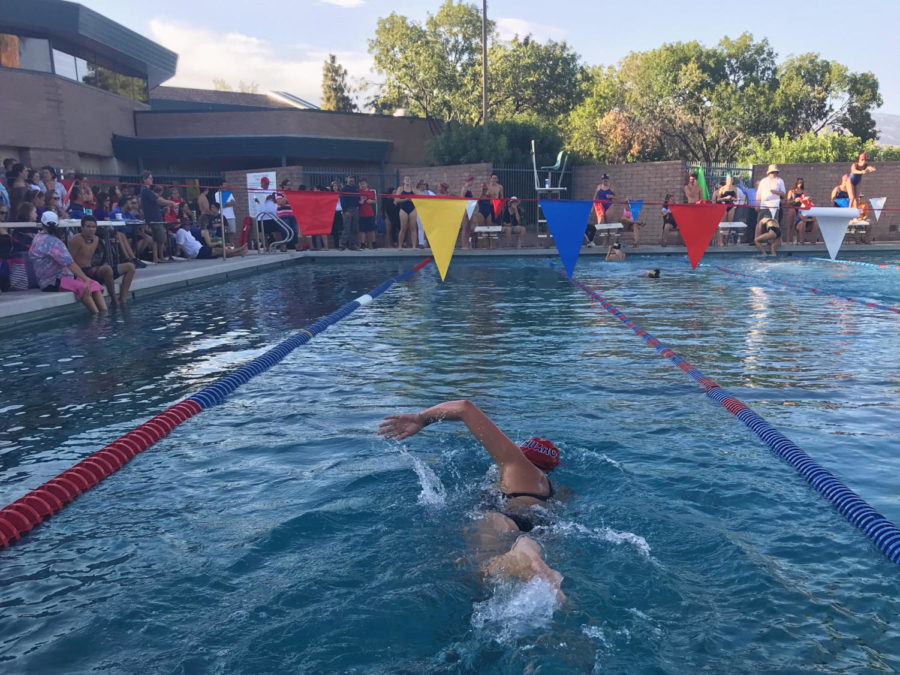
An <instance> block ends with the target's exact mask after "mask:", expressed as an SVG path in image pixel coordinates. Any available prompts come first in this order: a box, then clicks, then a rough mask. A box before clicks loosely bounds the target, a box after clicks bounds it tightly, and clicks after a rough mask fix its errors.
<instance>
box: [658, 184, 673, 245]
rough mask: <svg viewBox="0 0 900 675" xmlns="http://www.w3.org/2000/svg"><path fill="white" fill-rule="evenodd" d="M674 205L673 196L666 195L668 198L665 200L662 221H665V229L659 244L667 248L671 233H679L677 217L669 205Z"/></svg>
mask: <svg viewBox="0 0 900 675" xmlns="http://www.w3.org/2000/svg"><path fill="white" fill-rule="evenodd" d="M671 203H672V195H670V194H668V195H666V198H665V199H663V204H662V209H660V210H661V211H662V219H663V228H662V234H660V237H659V243H660V244H661V245H663V246H666V245H667V243H668V240H669V232H675V233H676V234H677V233H678V225H677V224H676V223H675V216H673V215H672V210H671V209H670V208H669V204H671Z"/></svg>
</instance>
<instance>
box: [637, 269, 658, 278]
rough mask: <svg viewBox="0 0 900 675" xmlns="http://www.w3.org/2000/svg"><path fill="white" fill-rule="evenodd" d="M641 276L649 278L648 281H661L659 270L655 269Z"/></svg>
mask: <svg viewBox="0 0 900 675" xmlns="http://www.w3.org/2000/svg"><path fill="white" fill-rule="evenodd" d="M641 276H642V277H647V278H648V279H659V268H658V267H654V268H653V269H652V270H650V271H649V272H644V273H643V274H642V275H641Z"/></svg>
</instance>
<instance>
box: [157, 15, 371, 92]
mask: <svg viewBox="0 0 900 675" xmlns="http://www.w3.org/2000/svg"><path fill="white" fill-rule="evenodd" d="M338 1H339V2H356V1H359V0H338ZM150 38H151V39H152V40H153V41H154V42H157V43H159V44H161V45H163V46H164V47H166V48H168V49H171V50H172V51H174V52H175V53H177V54H178V70H177V72H176V73H175V77H173V78H172V79H171V80H169V81H168V82H166V83H165V84H167V85H169V86H172V87H193V88H197V89H211V88H212V81H213V78H216V77H221V78H222V79H224V80H225V81H226V82H228V83H229V84H231V85H233V86H235V88H237V84H238V83H239V82H240V81H242V80H243V81H244V82H245V83H248V84H249V83H250V82H256V83H258V84H259V91H260V93H265V92H267V91H272V90H275V91H287V92H290V93H291V94H294V95H296V96H299V97H300V98H305V99H307V100H309V101H313V102H319V101H320V100H321V98H322V64H323V62H324V61H325V59H327V58H328V54H329V53H333V54H335V56H337V60H338V62H339V63H340V64H341V65H342V66H344V67H345V68H346V69H347V72H348V74H349V75H350V77H351V78H354V77H368V78H371V74H370V71H371V68H372V57H371V56H370V55H369V54H367V53H365V52H335V51H334V50H331V52H329V50H328V49H327V48H324V47H318V46H312V45H294V46H282V45H276V44H273V43H271V42H269V41H268V40H263V39H260V38H256V37H252V36H250V35H245V34H243V33H238V32H231V33H226V34H225V35H222V34H221V33H215V32H213V31H211V30H206V29H203V28H197V27H196V26H188V25H186V24H182V23H178V22H174V21H167V20H162V19H152V20H151V21H150Z"/></svg>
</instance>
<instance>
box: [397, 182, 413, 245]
mask: <svg viewBox="0 0 900 675" xmlns="http://www.w3.org/2000/svg"><path fill="white" fill-rule="evenodd" d="M396 194H398V195H400V196H399V197H397V198H396V199H395V200H394V204H396V205H397V208H398V209H399V215H400V235H399V236H398V237H397V248H403V243H404V242H405V241H406V235H407V233H408V234H409V247H410V248H415V247H416V235H417V234H418V220H416V205H415V204H414V203H413V200H412V195H414V194H416V191H415V190H413V186H412V178H410V177H409V176H404V177H403V185H401V186H400V187H398V188H397V192H396Z"/></svg>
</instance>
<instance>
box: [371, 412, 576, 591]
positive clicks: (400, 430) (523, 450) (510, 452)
mask: <svg viewBox="0 0 900 675" xmlns="http://www.w3.org/2000/svg"><path fill="white" fill-rule="evenodd" d="M384 419H385V421H384V422H382V423H381V426H380V427H379V430H378V431H379V433H380V434H381V435H382V436H383V437H384V438H396V439H397V440H399V441H402V440H403V439H405V438H409V437H410V436H412V435H414V434H417V433H418V432H419V431H421V430H422V429H423V428H425V427H426V426H427V425H429V424H432V423H434V422H439V421H441V420H460V421H462V422H464V423H465V425H466V426H467V427H468V428H469V431H471V432H472V435H473V436H474V437H475V438H476V440H478V441H479V442H480V443H481V445H482V446H484V449H485V450H487V452H488V454H489V455H490V456H491V458H492V459H493V460H494V463H495V464H496V465H497V467H498V468H499V469H500V483H499V484H498V486H497V487H498V489H499V491H500V498H501V499H502V501H503V507H502V509H501V510H497V511H488V512H486V513H485V514H484V516H483V518H482V519H481V520H480V521H479V535H480V537H481V538H482V540H483V541H488V540H492V541H494V542H496V541H498V540H502V539H504V535H505V534H506V533H514V534H519V536H518V538H517V539H516V542H515V544H514V545H513V546H512V548H510V549H509V550H508V551H507V552H506V553H503V554H501V555H497V556H494V557H492V558H490V559H489V560H487V561H486V562H485V563H484V564H482V570H483V571H484V572H485V573H487V574H492V575H493V574H501V575H504V576H514V577H519V578H522V579H525V580H528V579H532V578H534V577H536V576H537V577H540V578H542V579H544V580H546V581H547V582H549V583H550V584H551V585H552V586H553V587H554V588H555V589H556V590H557V592H558V593H559V594H560V597H563V596H562V593H561V592H560V591H559V585H560V583H562V575H561V574H560V573H559V572H557V571H556V570H554V569H551V568H550V567H548V566H547V563H545V562H544V560H543V558H542V557H541V551H540V548H539V547H538V545H537V543H536V542H535V541H534V540H533V539H531V537H529V536H527V535H525V534H521V533H522V532H528V531H530V530H531V529H532V528H533V527H534V521H535V514H533V513H531V512H530V509H531V507H532V506H534V505H536V504H543V503H545V502H546V501H547V500H548V499H550V498H551V497H552V496H553V486H552V485H551V484H550V480H549V479H548V478H547V473H548V472H550V471H552V470H553V468H554V467H555V466H556V465H557V464H559V450H558V449H557V448H556V446H555V445H553V444H552V443H551V442H550V441H547V440H545V439H542V438H531V439H529V440H528V441H525V442H524V443H523V444H522V445H521V446H519V445H516V444H515V443H514V442H513V441H511V440H510V439H509V437H508V436H507V435H506V434H504V433H503V432H502V431H500V429H499V428H498V427H497V425H496V424H494V423H493V422H492V421H491V419H490V418H489V417H488V416H487V415H485V414H484V413H483V412H482V411H481V410H480V409H479V408H478V406H476V405H475V404H474V403H472V402H471V401H447V402H446V403H440V404H438V405H436V406H433V407H431V408H428V409H427V410H423V411H422V412H419V413H408V414H403V415H388V416H387V417H385V418H384ZM501 511H502V512H501ZM507 545H508V544H507Z"/></svg>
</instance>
